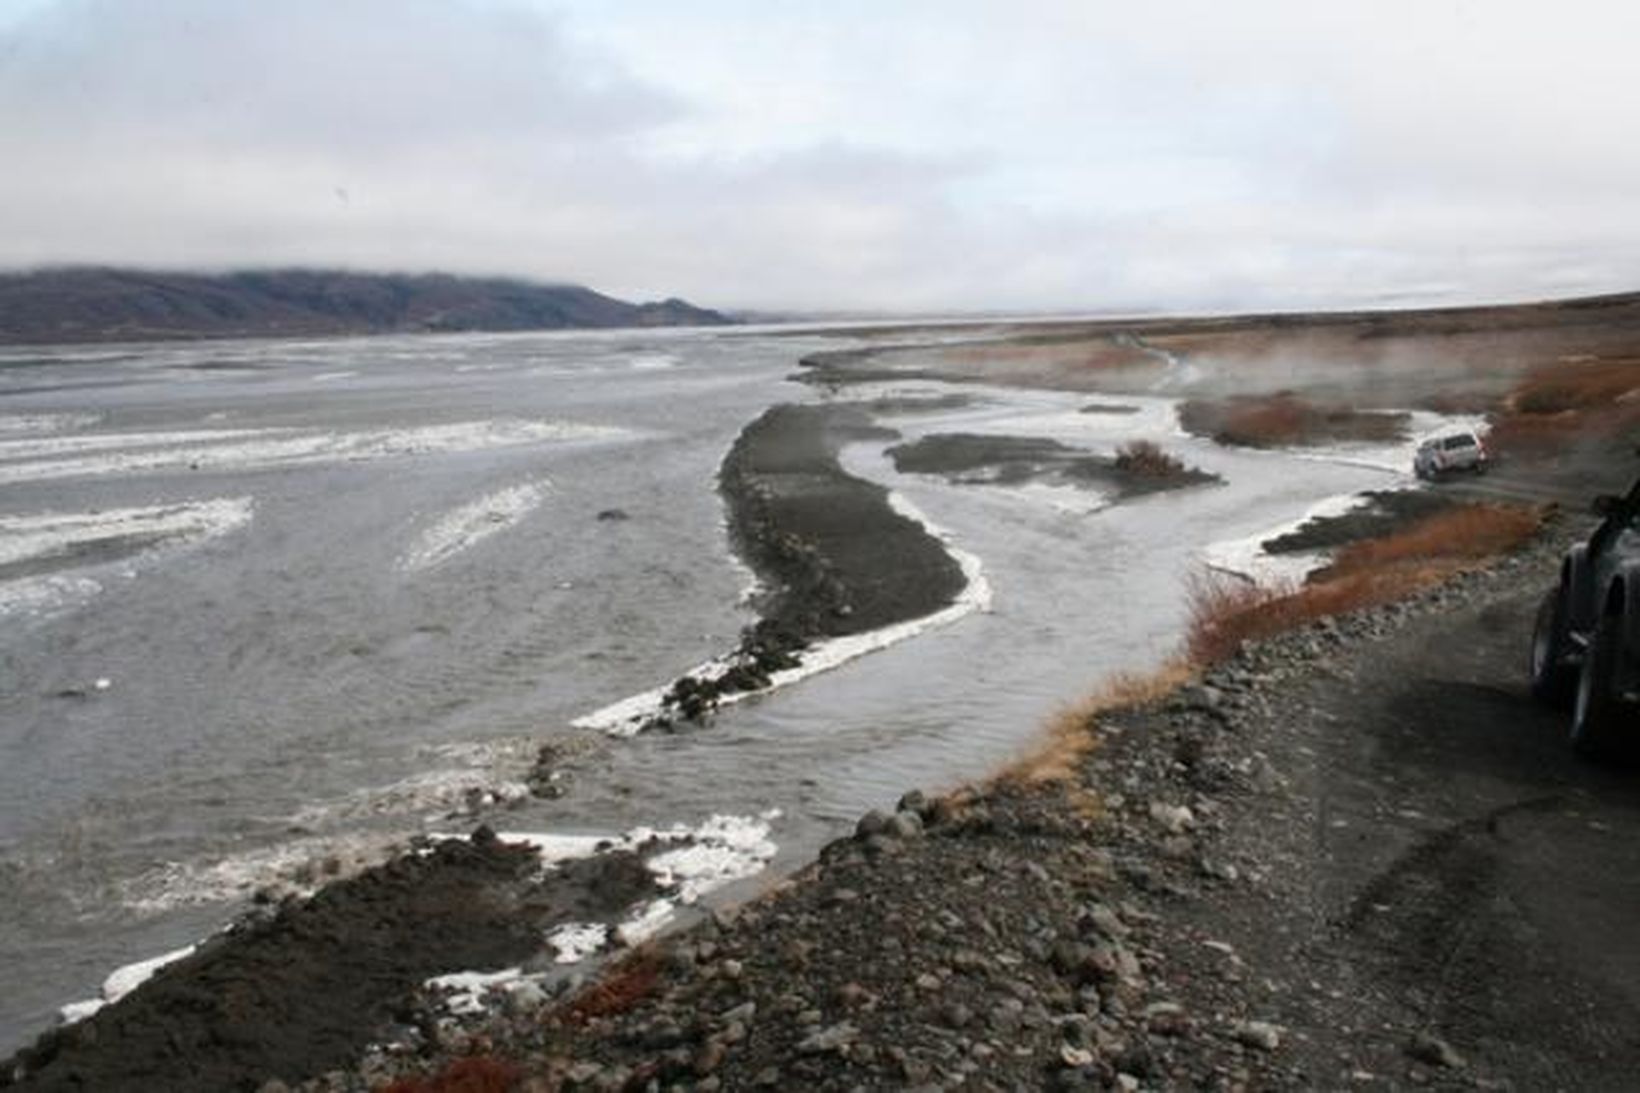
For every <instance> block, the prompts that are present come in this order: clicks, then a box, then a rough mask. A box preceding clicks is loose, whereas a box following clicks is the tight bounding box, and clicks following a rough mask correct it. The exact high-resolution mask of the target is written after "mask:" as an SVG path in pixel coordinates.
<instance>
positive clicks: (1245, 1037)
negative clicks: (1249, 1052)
mask: <svg viewBox="0 0 1640 1093" xmlns="http://www.w3.org/2000/svg"><path fill="white" fill-rule="evenodd" d="M1230 1035H1231V1037H1232V1038H1233V1039H1234V1040H1235V1041H1236V1042H1237V1043H1238V1044H1245V1045H1246V1046H1248V1047H1251V1048H1257V1049H1258V1050H1259V1051H1274V1050H1275V1049H1276V1048H1278V1047H1280V1046H1281V1027H1280V1026H1279V1025H1273V1024H1271V1023H1270V1022H1268V1021H1238V1022H1236V1023H1235V1024H1234V1025H1232V1026H1231V1027H1230Z"/></svg>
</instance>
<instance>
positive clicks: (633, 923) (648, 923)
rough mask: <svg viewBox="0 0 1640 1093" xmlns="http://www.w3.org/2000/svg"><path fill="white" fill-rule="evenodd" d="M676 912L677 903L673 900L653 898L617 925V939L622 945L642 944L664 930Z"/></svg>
mask: <svg viewBox="0 0 1640 1093" xmlns="http://www.w3.org/2000/svg"><path fill="white" fill-rule="evenodd" d="M676 913H677V904H675V903H673V902H672V901H671V900H667V899H657V900H651V901H650V902H648V903H646V904H644V905H643V908H642V909H641V910H639V911H638V913H637V914H635V915H633V916H632V917H631V918H629V919H627V920H626V921H625V922H623V923H621V924H620V925H619V926H617V927H615V940H617V941H619V942H620V943H621V944H622V945H642V944H643V943H644V942H645V941H648V940H649V939H650V938H652V937H654V936H655V935H656V934H658V933H660V932H661V931H662V930H664V929H665V928H666V924H667V923H668V922H671V921H672V916H673V915H674V914H676Z"/></svg>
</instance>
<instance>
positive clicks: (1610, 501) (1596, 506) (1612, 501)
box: [1589, 493, 1623, 516]
mask: <svg viewBox="0 0 1640 1093" xmlns="http://www.w3.org/2000/svg"><path fill="white" fill-rule="evenodd" d="M1622 503H1623V499H1622V498H1621V497H1619V496H1617V495H1616V494H1615V493H1602V494H1599V495H1597V496H1596V497H1595V499H1594V501H1593V502H1591V503H1590V505H1589V508H1590V510H1591V511H1593V512H1594V514H1595V515H1596V516H1610V515H1611V514H1612V513H1614V512H1616V511H1617V507H1618V506H1619V505H1621V504H1622Z"/></svg>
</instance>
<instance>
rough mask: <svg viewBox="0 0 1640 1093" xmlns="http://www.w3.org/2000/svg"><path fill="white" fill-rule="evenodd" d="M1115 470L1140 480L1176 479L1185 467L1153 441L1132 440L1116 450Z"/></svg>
mask: <svg viewBox="0 0 1640 1093" xmlns="http://www.w3.org/2000/svg"><path fill="white" fill-rule="evenodd" d="M1116 469H1117V470H1120V471H1126V472H1128V473H1129V474H1134V475H1137V476H1139V477H1140V478H1177V477H1179V476H1180V475H1182V474H1184V473H1185V466H1184V464H1183V463H1181V462H1180V461H1179V460H1178V459H1176V458H1174V457H1173V456H1171V455H1168V454H1167V453H1166V452H1164V451H1163V450H1162V446H1161V445H1160V444H1157V443H1156V442H1155V441H1153V440H1134V441H1131V442H1129V443H1127V444H1124V445H1122V446H1121V447H1120V448H1117V449H1116Z"/></svg>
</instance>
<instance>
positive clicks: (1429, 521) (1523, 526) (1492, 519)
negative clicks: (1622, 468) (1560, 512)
mask: <svg viewBox="0 0 1640 1093" xmlns="http://www.w3.org/2000/svg"><path fill="white" fill-rule="evenodd" d="M1542 522H1543V518H1542V514H1541V513H1540V512H1539V511H1538V510H1536V509H1531V508H1526V507H1523V506H1521V505H1479V504H1477V505H1463V506H1460V507H1458V508H1453V509H1449V510H1447V511H1446V512H1438V513H1436V514H1435V515H1433V516H1428V517H1425V518H1424V519H1422V520H1419V521H1418V522H1417V523H1415V524H1413V525H1412V526H1410V527H1408V528H1406V529H1405V530H1404V531H1400V532H1397V533H1396V534H1394V535H1387V536H1384V537H1383V538H1379V539H1367V540H1364V541H1362V542H1359V543H1352V544H1351V545H1349V546H1347V547H1345V548H1344V549H1343V550H1341V551H1339V552H1338V554H1337V556H1336V557H1334V558H1333V561H1332V564H1331V565H1329V566H1327V567H1326V569H1324V570H1322V571H1321V573H1320V574H1319V577H1318V580H1322V581H1324V580H1330V579H1332V578H1334V577H1341V576H1344V575H1346V574H1351V573H1360V572H1365V571H1368V570H1372V569H1381V568H1383V567H1386V566H1396V565H1401V564H1403V563H1406V562H1426V561H1431V560H1442V561H1472V560H1474V559H1477V558H1490V557H1492V556H1493V555H1495V554H1503V553H1506V552H1507V551H1510V550H1513V549H1515V548H1516V547H1518V546H1520V545H1521V544H1522V543H1524V542H1526V541H1527V540H1528V539H1530V538H1531V537H1532V536H1533V535H1535V534H1537V530H1538V528H1539V526H1541V524H1542Z"/></svg>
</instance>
